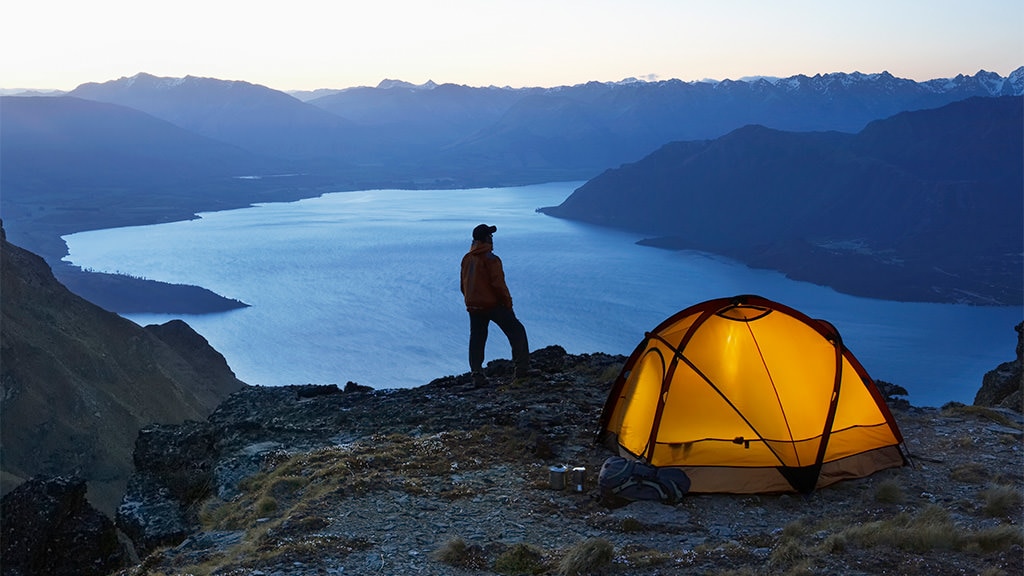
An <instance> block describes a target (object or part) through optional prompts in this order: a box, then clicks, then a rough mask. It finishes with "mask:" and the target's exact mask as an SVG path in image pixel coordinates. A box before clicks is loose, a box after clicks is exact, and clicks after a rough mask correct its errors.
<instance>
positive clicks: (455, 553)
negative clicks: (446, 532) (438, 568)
mask: <svg viewBox="0 0 1024 576" xmlns="http://www.w3.org/2000/svg"><path fill="white" fill-rule="evenodd" d="M431 558H432V559H433V560H435V561H436V562H441V563H443V564H447V565H449V566H455V567H459V568H472V569H474V570H482V569H484V568H486V567H487V559H486V557H485V555H484V551H483V548H481V547H480V546H478V545H476V544H474V545H469V544H466V541H465V540H463V539H462V538H459V537H457V536H456V537H454V538H449V539H448V540H447V541H445V543H444V544H442V545H441V547H440V548H438V549H437V550H435V551H434V552H433V554H431Z"/></svg>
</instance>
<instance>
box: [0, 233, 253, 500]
mask: <svg viewBox="0 0 1024 576" xmlns="http://www.w3.org/2000/svg"><path fill="white" fill-rule="evenodd" d="M0 263H2V270H0V279H2V283H3V285H2V294H3V298H2V308H3V310H2V312H3V317H2V324H0V356H2V362H0V386H2V394H0V411H2V413H3V416H2V421H0V427H2V431H0V435H2V437H3V451H2V452H0V473H2V477H0V478H2V489H3V492H4V493H7V492H8V491H10V490H11V489H12V488H14V486H16V485H17V484H19V483H20V482H22V481H24V480H27V479H28V478H30V477H32V476H34V475H37V474H45V475H58V474H71V473H75V474H78V475H79V476H81V477H83V478H85V479H86V480H88V481H89V488H90V498H91V499H92V501H93V502H94V503H95V504H96V505H97V507H99V508H101V509H102V510H104V511H106V512H107V513H112V512H113V509H114V507H115V506H116V504H117V502H118V500H119V499H120V497H121V494H122V493H123V491H124V488H125V485H126V483H127V480H128V474H129V472H130V471H131V469H132V449H133V446H134V441H135V434H136V432H137V431H138V430H139V429H140V428H142V427H143V426H145V425H147V424H151V423H154V422H162V423H167V424H172V423H181V422H183V421H185V420H188V419H191V420H195V419H202V418H205V417H206V416H207V415H208V414H209V413H210V412H211V411H212V410H213V409H214V408H215V407H216V406H217V405H218V404H219V403H220V402H221V401H222V400H223V399H224V398H225V397H226V396H227V395H228V394H230V393H231V392H234V391H237V390H238V389H240V388H242V387H243V386H244V384H243V383H242V382H241V381H239V380H238V379H237V378H235V375H234V373H232V372H231V370H230V368H228V365H227V363H226V362H225V361H224V357H223V356H221V355H220V354H219V353H218V352H216V351H215V350H213V349H212V348H210V346H209V344H207V342H206V340H205V339H204V338H203V337H202V336H200V335H199V334H197V333H196V332H194V331H193V330H192V329H191V328H190V327H189V326H188V325H187V324H185V323H184V322H181V321H172V322H169V323H167V324H164V325H162V326H151V327H147V328H142V327H140V326H138V325H137V324H134V323H132V322H131V321H128V320H125V319H124V318H121V317H120V316H117V315H116V314H112V313H110V312H107V311H105V310H103V309H101V308H99V307H97V306H96V305H94V304H91V303H89V302H87V301H85V300H83V299H82V298H79V297H78V296H76V295H74V294H72V293H71V292H69V291H68V290H67V289H66V288H64V286H62V285H61V284H59V283H58V282H57V281H56V280H55V279H54V277H53V275H52V274H51V273H50V269H49V267H47V265H46V264H45V262H43V260H42V259H41V258H39V257H38V256H36V255H34V254H32V253H30V252H28V251H26V250H23V249H21V248H19V247H17V246H15V245H13V244H10V243H8V242H7V239H6V236H4V238H3V246H2V253H0Z"/></svg>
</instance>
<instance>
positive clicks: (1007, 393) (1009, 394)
mask: <svg viewBox="0 0 1024 576" xmlns="http://www.w3.org/2000/svg"><path fill="white" fill-rule="evenodd" d="M1014 330H1016V331H1017V358H1016V359H1015V360H1011V361H1010V362H1003V363H1002V364H1000V365H999V366H997V367H996V368H995V369H994V370H992V371H990V372H988V373H987V374H985V376H984V377H983V378H982V380H981V388H980V389H979V390H978V393H977V394H976V395H975V396H974V405H975V406H989V407H996V408H1009V409H1011V410H1016V411H1017V412H1021V411H1022V410H1024V322H1021V323H1020V324H1017V325H1016V326H1015V327H1014Z"/></svg>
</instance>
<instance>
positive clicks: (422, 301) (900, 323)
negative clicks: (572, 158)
mask: <svg viewBox="0 0 1024 576" xmlns="http://www.w3.org/2000/svg"><path fill="white" fill-rule="evenodd" d="M580 184H581V183H580V182H559V183H550V184H543V185H534V186H524V187H516V188H485V189H474V190H427V191H409V190H372V191H363V192H339V193H333V194H325V195H323V196H321V197H318V198H311V199H306V200H301V201H298V202H289V203H268V204H260V205H257V206H254V207H251V208H245V209H239V210H229V211H223V212H212V213H203V214H201V215H199V216H200V217H199V218H197V219H195V220H190V221H184V222H174V223H168V224H159V225H153V226H139V227H130V228H117V229H111V230H99V231H91V232H83V233H78V234H72V235H69V236H66V237H65V238H64V239H65V240H66V241H67V244H68V248H69V255H68V256H67V257H66V258H65V259H66V260H68V261H70V262H71V263H73V264H75V265H78V266H82V267H84V268H87V269H93V270H97V271H103V272H118V273H124V274H131V275H134V276H141V277H145V278H150V279H154V280H161V281H164V282H172V283H180V284H194V285H199V286H203V287H205V288H209V289H211V290H213V291H215V292H217V293H218V294H221V295H223V296H226V297H229V298H236V299H239V300H242V301H243V302H246V303H248V304H250V305H251V307H249V308H244V309H239V310H233V311H230V312H224V313H218V314H208V315H173V316H172V315H154V314H133V315H126V317H128V318H129V319H131V320H133V321H135V322H137V323H139V324H142V325H146V324H154V323H163V322H166V321H168V320H170V319H172V318H181V319H183V320H185V321H186V322H188V323H189V325H191V326H192V327H193V328H194V329H195V330H196V331H198V332H199V333H200V334H202V335H203V336H204V337H206V339H207V340H209V341H210V343H211V344H212V345H213V346H214V348H216V349H217V350H218V351H220V352H221V353H222V354H223V355H224V356H225V358H226V359H227V361H228V364H229V365H230V366H231V368H232V369H233V370H234V371H235V373H236V375H237V376H238V377H239V378H240V379H242V380H243V381H245V382H247V383H249V384H256V385H268V386H277V385H286V384H306V383H315V384H331V383H334V384H339V385H344V384H345V383H346V382H348V381H354V382H358V383H360V384H364V385H368V386H372V387H374V388H378V389H380V388H406V387H413V386H419V385H422V384H425V383H427V382H429V381H431V380H433V379H434V378H438V377H441V376H446V375H449V374H461V373H463V372H467V371H468V370H469V368H468V361H467V350H466V348H467V341H468V334H469V319H468V316H467V314H466V311H465V307H464V306H463V303H462V297H461V294H460V292H459V279H458V277H459V262H460V260H461V258H462V255H463V254H464V253H465V252H466V251H467V250H468V248H469V244H470V240H471V236H470V234H471V231H472V229H473V227H474V226H476V225H477V224H480V223H488V224H493V225H496V226H497V227H498V231H497V233H496V234H495V235H494V243H495V248H494V251H495V253H496V254H498V255H499V256H500V257H501V258H502V261H503V263H504V265H505V273H506V278H507V281H508V285H509V288H510V290H511V292H512V297H513V300H514V305H515V310H516V314H517V315H518V316H519V318H520V320H522V321H523V324H524V325H525V326H526V329H527V332H528V335H529V339H530V348H531V350H536V349H538V348H541V347H544V346H548V345H552V344H558V345H560V346H562V347H564V348H565V349H566V350H567V351H568V352H570V353H573V354H582V353H592V352H606V353H609V354H623V355H628V354H629V353H630V352H631V351H632V350H633V348H634V347H635V346H636V345H637V344H638V343H639V342H640V340H641V339H642V338H643V336H644V332H645V331H647V330H650V329H652V328H654V327H655V326H656V325H657V324H659V323H660V322H661V321H662V320H664V319H665V318H667V317H668V316H670V315H672V314H673V313H675V312H677V311H679V310H681V309H683V308H685V307H687V306H690V305H692V304H696V303H698V302H702V301H704V300H708V299H711V298H718V297H723V296H734V295H738V294H758V295H761V296H764V297H766V298H769V299H772V300H775V301H777V302H780V303H782V304H786V305H788V306H791V307H793V308H796V309H797V310H800V311H801V312H804V313H805V314H807V315H809V316H812V317H815V318H823V319H826V320H828V321H830V322H831V323H832V324H834V325H835V326H836V327H837V328H838V329H839V331H840V333H841V334H842V336H843V339H844V342H845V343H846V345H847V347H848V348H849V349H850V350H851V351H853V353H854V355H855V356H857V358H858V359H859V360H860V361H861V363H862V364H863V365H864V367H865V368H866V369H867V371H868V373H869V374H871V376H872V377H874V378H876V379H880V380H886V381H889V382H893V383H895V384H899V385H900V386H903V387H904V388H906V389H907V390H908V391H909V392H910V395H909V397H908V399H909V400H910V401H911V402H912V403H913V404H915V405H918V406H941V405H942V404H944V403H946V402H948V401H951V400H955V401H960V402H964V403H968V404H969V403H971V402H972V401H973V399H974V394H975V392H976V391H977V389H978V387H979V386H980V385H981V379H982V376H983V375H984V374H985V372H987V371H989V370H991V369H993V368H995V367H996V366H997V365H998V364H1000V363H1002V362H1006V361H1009V360H1011V359H1013V358H1014V356H1015V346H1016V333H1015V332H1014V330H1013V327H1014V326H1015V325H1016V324H1017V323H1018V322H1020V321H1021V319H1022V316H1024V311H1022V309H1021V308H1019V307H972V306H964V305H952V304H923V303H902V302H891V301H883V300H873V299H867V298H859V297H854V296H847V295H844V294H839V293H837V292H835V291H834V290H831V289H829V288H825V287H821V286H816V285H813V284H809V283H806V282H795V281H793V280H789V279H787V278H786V277H785V276H783V275H782V274H779V273H777V272H773V271H768V270H754V269H750V268H747V267H746V266H743V265H742V264H739V263H737V262H734V261H730V260H728V259H725V258H721V257H718V256H715V255H711V254H706V253H701V252H671V251H666V250H660V249H656V248H649V247H643V246H638V245H636V244H635V242H636V241H637V240H640V239H641V238H642V236H641V235H637V234H630V233H626V232H621V231H616V230H610V229H606V228H601V227H597V226H592V225H586V224H580V223H576V222H571V221H567V220H559V219H556V218H552V217H549V216H545V215H543V214H539V213H537V212H536V209H537V208H539V207H543V206H553V205H557V204H559V203H561V202H562V200H564V199H565V198H566V197H567V196H568V195H569V194H570V193H571V192H572V191H573V190H574V189H575V188H576V187H577V186H579V185H580ZM510 356H511V354H510V350H509V347H508V342H507V341H506V340H505V337H504V335H503V334H502V333H501V331H500V330H498V329H497V327H496V326H493V325H492V329H491V336H490V339H489V340H488V345H487V358H488V360H491V359H495V358H509V357H510Z"/></svg>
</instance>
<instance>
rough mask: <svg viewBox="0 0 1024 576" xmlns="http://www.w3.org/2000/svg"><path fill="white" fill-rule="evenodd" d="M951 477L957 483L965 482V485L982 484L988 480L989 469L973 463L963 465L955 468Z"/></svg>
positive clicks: (950, 474)
mask: <svg viewBox="0 0 1024 576" xmlns="http://www.w3.org/2000/svg"><path fill="white" fill-rule="evenodd" d="M949 477H950V478H952V479H953V480H956V481H957V482H963V483H965V484H981V483H982V482H984V481H986V480H988V478H989V472H988V468H986V467H984V466H982V465H981V464H977V463H974V462H971V463H969V464H963V465H960V466H957V467H956V468H953V470H952V471H951V472H950V473H949Z"/></svg>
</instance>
